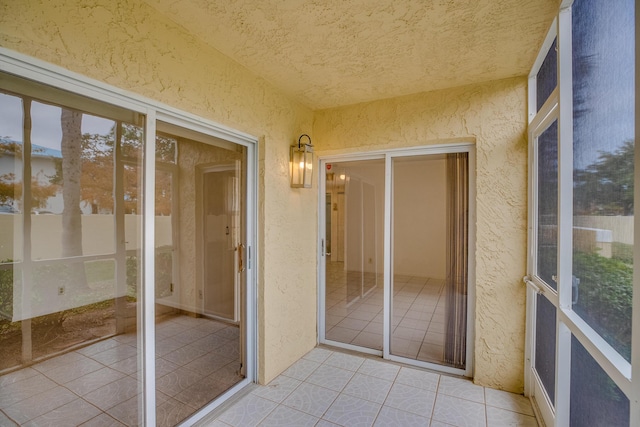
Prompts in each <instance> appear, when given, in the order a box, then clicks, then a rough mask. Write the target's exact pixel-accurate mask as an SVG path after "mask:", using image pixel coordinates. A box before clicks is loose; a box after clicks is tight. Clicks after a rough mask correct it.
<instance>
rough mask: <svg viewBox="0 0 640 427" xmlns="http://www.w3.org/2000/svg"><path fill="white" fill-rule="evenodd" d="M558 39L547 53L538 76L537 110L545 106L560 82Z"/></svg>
mask: <svg viewBox="0 0 640 427" xmlns="http://www.w3.org/2000/svg"><path fill="white" fill-rule="evenodd" d="M556 42H557V39H554V40H553V44H552V45H551V47H550V48H549V51H548V52H547V56H545V58H544V61H543V62H542V66H541V67H540V70H538V75H537V76H536V104H537V110H538V111H539V110H540V108H542V106H543V105H544V103H545V101H546V100H547V98H549V95H551V92H553V90H554V89H555V88H556V86H557V82H558V77H557V75H558V68H557V67H558V52H557V51H556V49H557V43H556Z"/></svg>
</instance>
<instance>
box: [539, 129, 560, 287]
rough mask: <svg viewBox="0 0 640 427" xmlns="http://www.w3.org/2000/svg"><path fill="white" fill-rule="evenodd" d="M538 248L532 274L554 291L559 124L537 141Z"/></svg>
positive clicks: (556, 257)
mask: <svg viewBox="0 0 640 427" xmlns="http://www.w3.org/2000/svg"><path fill="white" fill-rule="evenodd" d="M537 150H538V174H537V179H538V198H537V199H538V214H537V222H538V247H537V265H536V271H535V274H536V276H538V277H539V278H540V279H542V280H544V281H545V282H546V283H547V284H548V285H549V286H551V287H552V288H553V289H557V283H556V279H555V276H556V274H557V259H558V122H557V121H555V122H553V123H552V124H551V126H549V128H547V130H545V131H544V132H542V134H541V135H540V136H539V137H538V145H537Z"/></svg>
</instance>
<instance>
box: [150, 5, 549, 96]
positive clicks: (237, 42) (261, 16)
mask: <svg viewBox="0 0 640 427" xmlns="http://www.w3.org/2000/svg"><path fill="white" fill-rule="evenodd" d="M145 1H146V2H147V3H148V4H149V5H151V6H152V7H154V8H155V9H156V10H158V11H159V12H161V13H163V14H164V15H166V16H167V17H168V18H169V19H171V20H173V21H174V22H176V23H177V24H179V25H181V26H182V27H184V28H186V29H187V30H188V31H189V32H190V33H192V34H193V35H194V36H195V37H197V38H199V39H201V40H203V41H204V42H206V43H207V44H209V45H210V46H212V47H214V48H215V49H217V50H219V51H221V52H222V53H224V54H225V55H227V56H229V57H230V58H232V59H233V60H235V61H236V62H238V63H240V64H242V65H243V66H245V67H246V68H248V69H249V70H251V71H252V72H254V73H255V74H257V75H259V76H261V77H263V78H265V79H266V80H268V81H270V82H271V83H272V84H273V85H274V86H276V87H278V88H279V89H281V90H282V91H284V92H285V93H287V94H289V95H290V96H292V97H294V98H295V99H297V100H298V101H300V102H301V103H303V104H304V105H307V106H308V107H310V108H312V109H323V108H332V107H337V106H342V105H348V104H355V103H358V102H365V101H372V100H375V99H382V98H391V97H395V96H401V95H407V94H412V93H418V92H424V91H430V90H436V89H442V88H447V87H454V86H460V85H465V84H470V83H477V82H482V81H488V80H496V79H502V78H507V77H513V76H521V75H526V74H527V73H528V72H529V69H530V67H531V66H532V64H533V61H534V59H535V56H536V54H537V51H538V49H539V47H540V45H541V43H542V40H543V39H544V36H545V34H546V32H547V30H548V29H549V26H550V25H551V21H552V20H553V16H554V14H555V13H556V11H557V8H558V0H466V1H464V0H235V1H232V0H145Z"/></svg>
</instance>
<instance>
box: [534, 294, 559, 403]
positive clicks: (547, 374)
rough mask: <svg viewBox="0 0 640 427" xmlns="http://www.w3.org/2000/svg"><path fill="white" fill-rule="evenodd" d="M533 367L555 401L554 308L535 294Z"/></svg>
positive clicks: (542, 297)
mask: <svg viewBox="0 0 640 427" xmlns="http://www.w3.org/2000/svg"><path fill="white" fill-rule="evenodd" d="M535 369H536V372H537V373H538V376H539V377H540V381H542V385H543V386H544V389H545V391H546V392H547V396H549V400H550V401H551V402H555V394H556V391H555V388H556V308H555V307H554V306H553V304H551V303H550V302H549V300H548V299H547V298H545V297H544V296H543V295H538V296H537V304H536V350H535Z"/></svg>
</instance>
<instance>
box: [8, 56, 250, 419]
mask: <svg viewBox="0 0 640 427" xmlns="http://www.w3.org/2000/svg"><path fill="white" fill-rule="evenodd" d="M0 72H5V73H8V74H13V75H16V76H20V77H22V78H25V79H30V80H33V81H35V82H39V83H43V84H47V85H50V86H53V87H55V88H59V89H63V90H66V91H68V92H71V93H75V94H78V95H83V96H86V97H88V98H92V99H95V100H97V101H101V102H105V103H107V104H112V105H115V106H118V107H121V108H125V109H128V110H131V111H133V112H137V113H140V114H143V115H145V121H144V123H145V151H144V156H145V159H144V175H143V182H144V188H143V194H144V198H145V199H144V206H143V212H144V216H143V236H142V237H143V242H144V248H143V263H144V271H143V292H142V294H143V298H142V301H141V306H142V313H139V314H140V315H139V318H138V330H139V331H140V334H139V335H140V336H139V343H138V344H139V346H140V347H141V348H142V352H141V353H140V354H139V356H140V355H141V357H142V359H141V360H140V362H141V366H142V372H143V378H142V387H143V391H144V392H143V399H141V402H140V403H141V407H140V408H139V413H140V416H141V422H142V423H143V424H144V425H149V426H152V425H155V424H156V396H155V307H154V299H155V298H154V297H155V291H154V288H155V286H154V280H153V279H154V251H155V236H154V227H155V224H154V223H155V221H154V220H155V190H154V182H155V169H156V168H155V135H156V123H157V121H163V122H167V123H170V124H173V125H176V126H179V127H182V128H185V129H189V130H192V131H196V132H200V133H203V134H205V135H209V136H212V137H216V138H220V139H222V140H225V141H228V142H230V143H233V144H238V145H242V146H244V147H246V149H247V156H246V160H247V169H246V172H245V173H246V182H247V191H246V194H245V206H246V210H247V222H246V225H245V226H246V230H245V233H246V240H247V242H246V245H247V255H246V258H247V262H246V275H247V290H246V291H247V294H246V301H245V305H246V306H245V309H246V310H247V322H246V325H245V327H246V337H247V338H246V349H247V352H246V354H247V360H246V363H247V369H246V377H245V379H244V380H242V381H240V382H239V383H238V384H236V385H235V386H233V387H232V388H230V389H229V390H227V391H226V392H225V393H223V394H222V395H221V396H219V397H218V398H217V399H216V400H215V401H214V402H211V403H210V404H208V405H206V406H204V407H203V408H201V409H200V410H199V411H198V412H196V413H195V414H194V415H193V416H191V417H190V418H188V419H187V420H185V421H184V422H183V424H182V425H185V426H186V425H193V424H194V423H196V422H197V421H199V420H200V419H202V418H203V417H205V416H206V415H207V414H208V413H209V412H210V411H212V410H213V409H215V408H216V407H218V406H220V405H221V404H222V403H224V401H226V400H227V399H228V398H229V397H231V396H233V394H235V393H236V392H238V391H239V390H240V389H242V388H243V387H245V386H246V385H248V384H250V383H251V382H255V381H256V380H257V285H256V283H257V268H256V266H257V262H258V259H257V251H255V250H253V248H255V247H257V244H258V241H257V211H256V207H257V203H258V194H257V188H258V173H257V171H258V155H257V150H258V139H257V138H256V137H254V136H252V135H248V134H245V133H242V132H239V131H236V130H234V129H231V128H228V127H225V126H222V125H220V124H218V123H215V122H213V121H211V120H208V119H204V118H202V117H199V116H196V115H194V114H191V113H187V112H184V111H181V110H179V109H177V108H174V107H171V106H169V105H166V104H163V103H160V102H157V101H155V100H152V99H150V98H146V97H143V96H141V95H138V94H135V93H132V92H128V91H125V90H122V89H119V88H117V87H114V86H111V85H108V84H106V83H103V82H100V81H97V80H94V79H90V78H88V77H85V76H83V75H81V74H77V73H74V72H71V71H69V70H66V69H64V68H62V67H59V66H56V65H53V64H50V63H47V62H45V61H42V60H39V59H36V58H33V57H30V56H27V55H24V54H21V53H17V52H15V51H12V50H10V49H7V48H4V47H0ZM147 297H148V298H147Z"/></svg>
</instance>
